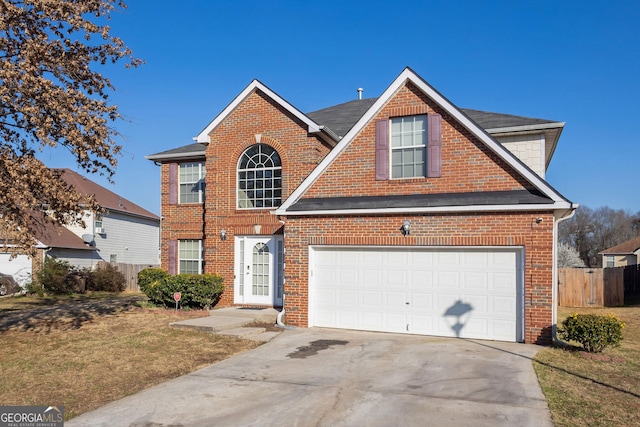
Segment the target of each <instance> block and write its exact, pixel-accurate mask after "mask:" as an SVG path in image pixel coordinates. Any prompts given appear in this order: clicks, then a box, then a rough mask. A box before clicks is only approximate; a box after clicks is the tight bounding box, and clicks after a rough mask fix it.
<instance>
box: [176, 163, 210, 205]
mask: <svg viewBox="0 0 640 427" xmlns="http://www.w3.org/2000/svg"><path fill="white" fill-rule="evenodd" d="M204 177H205V169H204V162H193V163H181V164H180V174H179V182H180V193H179V194H180V203H202V202H204V188H205V181H204Z"/></svg>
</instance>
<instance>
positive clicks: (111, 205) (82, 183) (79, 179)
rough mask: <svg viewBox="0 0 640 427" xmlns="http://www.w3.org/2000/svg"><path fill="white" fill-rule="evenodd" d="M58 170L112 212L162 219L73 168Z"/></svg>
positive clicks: (68, 181)
mask: <svg viewBox="0 0 640 427" xmlns="http://www.w3.org/2000/svg"><path fill="white" fill-rule="evenodd" d="M56 170H58V171H61V172H62V179H64V181H65V182H66V183H67V184H69V185H72V186H73V187H75V189H76V191H78V192H79V193H81V194H84V195H93V196H95V198H96V201H97V202H98V204H99V205H100V206H101V207H103V208H105V209H107V210H109V211H111V212H120V213H126V214H129V215H135V216H139V217H143V218H148V219H153V220H158V221H159V220H160V217H159V216H158V215H156V214H154V213H151V212H149V211H148V210H146V209H144V208H142V207H141V206H138V205H136V204H135V203H133V202H132V201H130V200H127V199H125V198H124V197H121V196H119V195H117V194H116V193H114V192H113V191H110V190H107V189H106V188H104V187H103V186H101V185H98V184H96V183H95V182H93V181H91V180H89V179H87V178H85V177H83V176H82V175H80V174H79V173H77V172H74V171H72V170H71V169H67V168H65V169H56Z"/></svg>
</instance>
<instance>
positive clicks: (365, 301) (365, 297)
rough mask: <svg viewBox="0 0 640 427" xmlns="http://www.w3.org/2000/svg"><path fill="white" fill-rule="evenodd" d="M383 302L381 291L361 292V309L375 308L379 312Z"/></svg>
mask: <svg viewBox="0 0 640 427" xmlns="http://www.w3.org/2000/svg"><path fill="white" fill-rule="evenodd" d="M382 301H383V293H382V291H363V292H362V306H363V307H365V308H366V307H376V308H377V309H378V310H381V309H382V308H383V307H382V305H383V304H382Z"/></svg>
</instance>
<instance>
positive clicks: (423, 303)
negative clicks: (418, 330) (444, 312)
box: [407, 292, 434, 312]
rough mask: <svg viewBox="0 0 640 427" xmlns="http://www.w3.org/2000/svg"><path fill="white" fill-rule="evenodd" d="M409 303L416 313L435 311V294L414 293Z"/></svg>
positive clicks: (408, 299) (409, 297)
mask: <svg viewBox="0 0 640 427" xmlns="http://www.w3.org/2000/svg"><path fill="white" fill-rule="evenodd" d="M407 301H409V303H410V309H411V310H412V311H413V312H416V311H428V312H432V311H433V308H434V307H433V294H432V293H426V292H412V293H411V294H410V295H409V296H408V297H407Z"/></svg>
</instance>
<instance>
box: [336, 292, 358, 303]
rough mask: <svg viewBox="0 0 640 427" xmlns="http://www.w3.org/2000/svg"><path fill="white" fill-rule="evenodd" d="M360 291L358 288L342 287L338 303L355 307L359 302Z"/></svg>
mask: <svg viewBox="0 0 640 427" xmlns="http://www.w3.org/2000/svg"><path fill="white" fill-rule="evenodd" d="M358 295H359V292H358V290H356V289H352V290H350V289H341V290H340V291H339V292H338V304H339V305H346V306H351V307H355V306H357V304H358V303H359V301H358Z"/></svg>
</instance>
